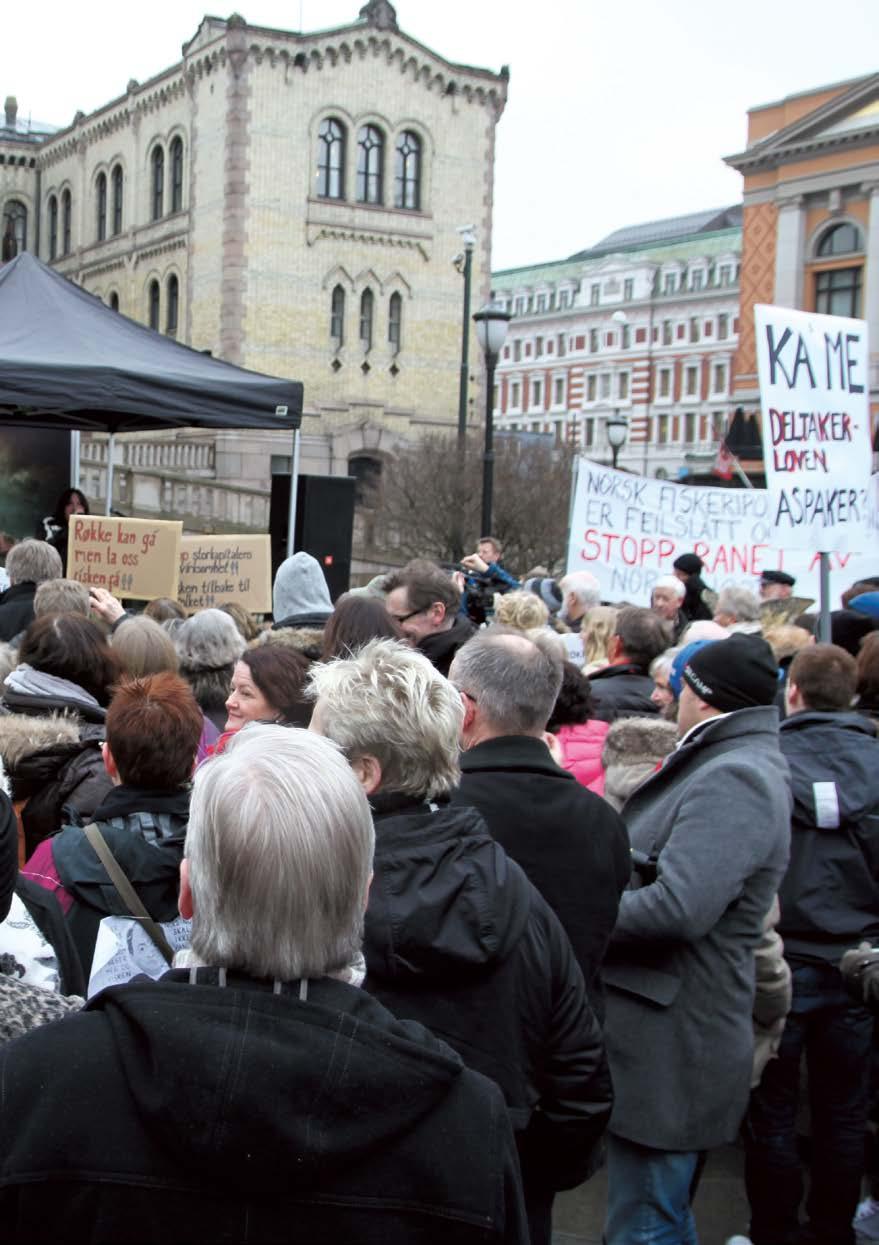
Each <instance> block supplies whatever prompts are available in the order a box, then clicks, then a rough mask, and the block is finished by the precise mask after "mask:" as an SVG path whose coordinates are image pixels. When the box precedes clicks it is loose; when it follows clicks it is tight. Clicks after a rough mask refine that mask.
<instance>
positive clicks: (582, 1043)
mask: <svg viewBox="0 0 879 1245" xmlns="http://www.w3.org/2000/svg"><path fill="white" fill-rule="evenodd" d="M311 686H312V691H313V693H314V694H315V695H316V696H317V703H316V705H315V709H314V714H313V718H312V729H313V730H317V731H320V732H321V733H323V734H326V735H327V736H328V737H329V738H330V739H332V740H333V741H334V742H335V743H337V744H338V745H339V747H340V748H341V749H342V751H343V753H344V754H345V756H347V757H348V759H349V761H350V762H351V765H352V766H353V768H354V771H355V773H357V774H358V775H359V777H360V779H361V781H362V783H363V785H364V789H365V790H366V792H367V794H368V795H369V798H370V803H371V806H372V810H373V819H374V822H375V830H376V850H375V865H374V876H373V881H372V886H371V888H370V893H369V906H368V907H367V910H366V926H365V939H364V951H365V954H366V988H367V990H369V991H370V992H371V993H372V994H374V995H376V997H377V998H379V999H381V1001H382V1002H383V1003H384V1004H385V1005H386V1006H387V1007H389V1008H390V1010H391V1011H392V1012H394V1014H395V1015H397V1016H400V1017H405V1018H406V1019H410V1020H418V1021H420V1022H421V1023H422V1024H425V1025H427V1026H428V1027H429V1028H430V1029H431V1030H432V1031H433V1032H434V1033H435V1034H436V1035H437V1036H438V1037H441V1038H442V1039H443V1040H444V1041H446V1042H448V1043H449V1045H450V1046H452V1047H454V1049H455V1050H457V1051H458V1052H459V1054H460V1055H461V1057H462V1058H463V1059H464V1060H465V1062H466V1063H467V1064H468V1066H469V1067H471V1068H475V1069H476V1070H477V1071H479V1072H482V1073H484V1074H485V1075H486V1076H489V1077H491V1078H492V1080H494V1081H496V1082H497V1084H498V1085H500V1087H501V1089H502V1090H503V1091H504V1097H505V1099H506V1102H507V1107H508V1109H509V1112H510V1117H511V1119H512V1122H513V1126H514V1129H515V1131H516V1140H517V1144H518V1148H519V1156H520V1159H521V1164H522V1179H523V1183H524V1188H525V1201H526V1206H527V1210H528V1219H529V1224H530V1229H531V1242H532V1245H543V1243H544V1242H545V1243H546V1245H548V1242H549V1240H550V1236H551V1227H552V1201H553V1197H554V1194H555V1192H556V1191H557V1190H559V1189H565V1188H570V1187H573V1186H574V1185H576V1184H579V1183H580V1182H581V1181H582V1180H584V1179H585V1178H586V1176H587V1175H588V1174H589V1173H590V1171H591V1169H592V1166H593V1164H594V1151H595V1147H596V1143H597V1141H598V1139H599V1137H600V1135H601V1133H602V1132H603V1129H604V1124H605V1121H606V1119H607V1116H608V1114H609V1110H610V1101H611V1089H610V1082H609V1079H608V1076H607V1069H606V1066H605V1062H604V1055H603V1048H602V1041H601V1034H600V1031H599V1028H598V1025H597V1022H596V1020H595V1017H594V1015H593V1013H592V1011H591V1009H590V1007H589V1004H588V1002H587V996H586V991H585V987H584V983H583V978H582V975H581V973H580V970H579V968H578V967H577V964H576V961H575V959H574V956H573V953H572V950H571V946H570V943H569V941H568V939H567V938H566V937H565V934H564V931H563V930H562V928H561V926H560V924H559V922H558V920H557V918H556V917H555V916H554V914H553V913H552V912H551V911H550V909H549V908H548V906H547V905H546V903H545V902H544V900H543V899H542V898H541V896H540V895H539V894H538V893H537V891H536V890H535V889H534V887H533V886H532V884H531V883H530V882H529V880H528V878H527V877H526V876H525V874H524V873H523V872H522V870H521V869H520V868H519V867H518V865H516V864H515V863H514V862H513V861H512V860H511V859H510V858H509V857H508V856H507V855H506V854H505V852H504V851H503V849H502V848H501V847H500V846H499V844H498V843H497V842H495V841H494V839H492V837H491V836H490V834H489V833H488V829H487V827H486V825H485V823H484V821H483V820H482V818H481V817H480V816H479V814H478V812H477V811H476V810H475V809H473V808H463V807H452V808H449V807H447V806H442V805H439V806H438V801H441V800H442V799H443V798H444V797H445V796H446V795H447V794H448V792H449V791H450V790H451V789H452V788H453V787H454V786H455V784H456V782H457V780H458V776H459V770H458V736H459V732H460V728H461V724H462V719H463V709H462V705H461V699H460V697H459V696H458V695H457V693H456V692H455V690H454V688H452V687H451V686H450V684H449V683H448V682H447V681H446V680H445V679H443V678H442V677H441V676H440V675H439V674H438V673H437V671H436V670H434V669H433V667H432V666H431V665H430V664H429V663H428V662H427V661H426V660H425V659H424V657H423V656H422V655H421V654H417V653H413V652H411V651H408V650H407V649H405V648H404V647H403V646H401V645H399V644H394V643H393V642H391V641H374V642H373V643H371V644H368V645H367V646H366V647H365V648H363V649H361V651H360V652H359V653H358V654H357V655H356V656H355V657H353V658H350V659H348V660H343V661H336V662H333V663H331V664H330V665H326V666H319V667H316V668H315V669H314V671H313V672H312V675H311ZM542 746H543V745H541V747H542ZM572 785H573V786H575V787H577V786H578V784H577V783H576V782H572Z"/></svg>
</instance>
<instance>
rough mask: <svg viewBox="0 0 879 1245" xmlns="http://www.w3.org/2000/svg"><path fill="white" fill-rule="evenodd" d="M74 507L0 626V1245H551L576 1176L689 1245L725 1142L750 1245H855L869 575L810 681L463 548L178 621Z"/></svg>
mask: <svg viewBox="0 0 879 1245" xmlns="http://www.w3.org/2000/svg"><path fill="white" fill-rule="evenodd" d="M66 504H67V507H69V509H67V512H66V514H62V515H61V516H60V520H59V522H57V523H55V524H54V525H53V530H52V531H49V529H48V527H47V535H48V536H49V539H47V540H23V541H21V542H18V543H16V544H15V545H14V546H12V547H11V549H10V550H9V552H8V554H7V556H6V573H7V575H8V580H9V587H8V589H6V591H5V592H3V593H2V595H0V787H2V792H0V917H4V918H5V919H3V921H2V924H0V1041H2V1042H3V1043H4V1045H3V1046H2V1048H0V1085H2V1087H3V1096H4V1104H3V1105H4V1110H3V1113H2V1117H0V1129H2V1133H3V1136H2V1141H0V1222H2V1223H3V1224H4V1229H5V1232H4V1235H5V1238H6V1239H9V1240H17V1241H32V1240H50V1239H51V1240H53V1241H65V1240H67V1241H83V1240H92V1241H106V1242H111V1241H113V1242H115V1241H121V1240H150V1241H154V1240H158V1239H165V1238H169V1237H170V1239H178V1240H204V1241H225V1240H228V1241H243V1240H259V1241H271V1240H277V1241H281V1240H284V1241H288V1240H302V1241H306V1240H308V1241H311V1240H326V1241H346V1242H348V1241H350V1242H355V1241H364V1242H365V1241H379V1240H381V1241H383V1242H384V1241H389V1242H393V1241H400V1242H403V1241H407V1242H411V1241H434V1240H439V1239H442V1240H444V1241H450V1242H471V1241H472V1242H476V1241H483V1242H485V1241H492V1240H498V1241H510V1242H528V1241H530V1242H532V1245H548V1243H549V1242H550V1240H551V1237H552V1211H553V1202H554V1199H555V1196H556V1194H557V1193H558V1192H559V1191H561V1190H564V1189H569V1188H573V1187H575V1186H577V1185H578V1184H580V1183H582V1182H583V1181H584V1180H587V1179H589V1178H590V1176H591V1175H592V1174H593V1173H594V1172H595V1171H596V1170H597V1168H598V1167H599V1166H601V1165H602V1164H605V1163H606V1166H607V1182H608V1185H607V1187H608V1194H607V1213H606V1220H605V1223H604V1241H605V1242H606V1245H632V1243H636V1242H656V1243H657V1245H660V1243H666V1242H667V1243H669V1245H692V1243H693V1242H695V1241H696V1239H697V1236H696V1228H695V1223H694V1219H693V1213H692V1204H693V1198H694V1196H695V1194H696V1191H697V1189H698V1186H699V1181H700V1177H701V1174H702V1169H703V1166H704V1163H705V1160H706V1156H707V1154H708V1153H709V1152H710V1151H711V1150H712V1149H714V1148H715V1147H718V1146H721V1145H724V1144H727V1143H729V1142H733V1141H735V1140H736V1139H737V1138H738V1139H740V1142H741V1144H742V1145H743V1146H744V1152H745V1182H746V1190H747V1195H748V1200H749V1204H750V1211H751V1214H750V1224H749V1225H746V1224H744V1223H743V1224H742V1225H741V1227H742V1230H743V1231H747V1232H748V1233H749V1236H748V1237H744V1236H742V1237H737V1238H734V1239H735V1240H736V1241H738V1242H740V1243H741V1242H745V1241H747V1240H750V1241H752V1242H753V1245H806V1243H807V1242H811V1243H812V1245H854V1241H855V1226H854V1225H855V1218H856V1215H857V1216H858V1220H857V1227H858V1230H859V1231H862V1232H869V1231H870V1225H871V1223H874V1224H876V1225H879V1200H877V1201H874V1200H873V1198H872V1196H871V1195H872V1193H877V1195H879V1170H877V1171H876V1172H874V1171H873V1167H874V1165H875V1164H874V1161H873V1159H872V1158H871V1156H870V1155H871V1152H870V1150H869V1149H868V1146H867V1140H868V1131H869V1115H870V1108H871V1097H870V1092H871V1091H870V1086H871V1066H872V1060H873V1011H874V1010H875V1009H876V1008H877V1006H879V985H877V982H879V950H877V951H874V946H879V766H877V759H879V740H877V722H879V576H877V578H876V579H873V580H863V581H859V582H858V583H856V584H853V585H851V587H850V588H849V589H848V590H847V592H846V593H844V594H843V598H842V601H841V605H840V608H839V609H838V610H836V611H834V612H833V614H832V617H831V624H832V642H831V643H818V642H816V634H815V632H816V616H815V614H814V613H813V612H810V607H811V605H813V604H814V603H812V602H810V601H808V600H807V599H804V598H800V597H797V596H796V595H795V593H794V589H795V587H796V584H795V582H794V580H793V579H792V577H791V576H789V575H787V574H786V573H785V572H782V571H770V572H767V573H766V574H764V575H763V576H762V578H761V580H760V581H759V583H757V584H755V591H754V592H751V591H749V590H747V589H745V588H742V587H722V588H721V589H720V590H719V591H718V592H716V593H715V592H713V591H712V590H711V588H710V587H709V586H708V585H707V584H706V582H705V580H704V578H703V571H704V568H703V566H702V563H701V561H700V559H699V558H698V557H697V555H696V554H695V553H690V554H685V555H683V556H682V557H680V558H678V559H677V561H676V562H675V564H674V567H673V570H672V572H670V573H669V574H668V575H664V576H662V577H661V578H659V579H658V580H657V581H656V583H655V585H654V588H653V592H652V598H651V604H650V606H649V607H639V606H636V605H632V604H630V603H628V602H624V601H620V602H608V601H604V600H602V593H601V590H600V586H599V584H598V582H597V580H596V579H595V578H594V577H593V576H592V575H591V574H589V573H587V572H585V571H583V572H573V573H570V574H567V575H565V576H563V577H561V578H560V579H558V580H556V579H554V578H553V577H552V576H550V575H548V574H546V572H545V570H544V568H540V567H537V568H534V569H533V570H532V571H530V572H529V573H527V574H524V575H522V576H521V577H518V576H516V575H514V574H513V573H512V572H511V571H510V570H509V569H507V568H506V567H505V566H504V565H503V551H502V548H501V546H500V544H499V542H498V541H497V540H496V539H495V538H493V537H489V536H486V537H484V538H483V539H482V540H481V541H480V542H479V543H478V546H477V550H476V552H475V553H474V554H472V555H470V556H469V557H467V558H465V559H463V561H462V563H461V565H460V566H459V567H458V568H456V569H454V570H451V571H450V570H449V569H448V568H442V567H440V566H438V565H436V564H435V563H432V562H430V561H428V560H416V561H413V562H410V563H409V564H407V565H406V566H404V567H402V568H399V569H396V570H394V571H392V572H390V573H389V574H387V575H385V576H381V577H378V578H377V579H375V580H373V581H371V582H370V583H369V584H367V585H365V586H364V587H362V588H356V589H353V590H352V591H350V592H348V593H346V594H344V595H343V596H341V597H340V598H339V599H338V600H337V601H336V602H335V603H334V602H333V601H332V600H331V598H330V594H329V591H328V589H327V585H326V582H325V579H324V576H323V572H322V570H321V568H320V566H319V564H318V563H317V562H316V561H315V559H314V558H312V557H310V556H309V555H308V554H306V553H302V552H300V553H296V554H294V555H293V556H292V557H290V558H288V559H287V560H286V561H285V562H283V563H282V565H281V566H280V567H279V568H278V571H277V575H276V578H275V584H274V601H273V606H274V609H273V615H272V618H271V619H261V618H254V617H252V616H251V615H250V614H248V613H247V611H246V610H244V609H243V608H242V607H241V605H240V604H239V603H237V602H235V601H229V602H228V603H226V604H224V605H223V606H222V607H221V608H216V609H204V610H200V611H198V612H196V613H194V614H191V615H187V612H186V611H185V610H184V609H183V607H182V606H181V605H180V603H179V602H177V601H174V600H171V599H165V598H160V599H156V600H153V601H150V602H148V603H146V604H145V605H144V604H143V603H141V604H140V605H134V604H131V603H125V602H122V601H120V600H117V599H116V598H115V597H114V596H112V595H111V594H110V593H109V592H107V591H105V590H103V589H100V588H92V589H87V588H85V587H84V586H83V585H82V584H79V583H76V582H74V581H71V580H67V579H65V578H64V577H63V570H62V562H61V556H60V554H59V551H58V548H57V545H58V544H59V543H61V541H62V537H66V530H65V529H66V523H67V522H69V517H70V514H72V513H77V512H78V511H77V507H78V506H79V504H80V503H79V500H78V499H77V498H76V497H73V496H71V497H69V498H68V499H67V503H66ZM803 1067H805V1079H804V1073H803ZM804 1086H805V1087H806V1089H807V1097H808V1105H809V1120H808V1134H809V1138H810V1148H809V1153H808V1155H807V1156H805V1157H804V1155H803V1152H802V1145H801V1138H800V1137H799V1136H798V1132H799V1131H800V1130H801V1128H802V1108H803V1105H804V1104H803V1101H802V1099H803V1092H804V1088H803V1087H804ZM807 1168H808V1177H809V1178H808V1194H807V1196H806V1199H805V1202H804V1191H805V1189H806V1184H807V1182H806V1174H807ZM874 1176H875V1177H876V1179H877V1184H876V1185H873V1184H872V1183H871V1182H872V1180H873V1178H874ZM877 1231H879V1229H877Z"/></svg>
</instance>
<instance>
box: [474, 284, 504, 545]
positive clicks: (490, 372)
mask: <svg viewBox="0 0 879 1245" xmlns="http://www.w3.org/2000/svg"><path fill="white" fill-rule="evenodd" d="M473 319H474V320H475V321H476V336H477V338H478V339H479V344H480V346H481V347H482V351H483V353H484V355H485V395H486V396H485V449H484V451H483V455H482V529H481V530H482V534H483V536H488V535H489V533H490V532H491V509H492V489H493V487H494V369H495V367H496V365H497V361H498V355H499V354H500V352H501V349H502V347H503V344H504V341H505V339H506V336H507V328H508V326H509V323H510V313H509V312H508V311H503V310H502V309H501V308H500V307H498V306H496V305H495V304H494V303H488V304H487V305H486V306H485V307H483V308H482V310H481V311H477V312H476V315H475V316H474V317H473Z"/></svg>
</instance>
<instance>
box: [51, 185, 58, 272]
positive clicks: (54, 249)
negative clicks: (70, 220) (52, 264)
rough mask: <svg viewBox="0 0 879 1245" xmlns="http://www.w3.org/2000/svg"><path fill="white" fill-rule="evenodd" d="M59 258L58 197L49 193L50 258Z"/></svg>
mask: <svg viewBox="0 0 879 1245" xmlns="http://www.w3.org/2000/svg"><path fill="white" fill-rule="evenodd" d="M57 258H58V199H57V198H56V196H55V195H49V259H57Z"/></svg>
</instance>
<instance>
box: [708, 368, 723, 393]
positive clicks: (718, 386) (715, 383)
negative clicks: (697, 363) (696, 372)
mask: <svg viewBox="0 0 879 1245" xmlns="http://www.w3.org/2000/svg"><path fill="white" fill-rule="evenodd" d="M711 392H712V393H726V364H725V363H715V365H714V368H713V369H712V373H711Z"/></svg>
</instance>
